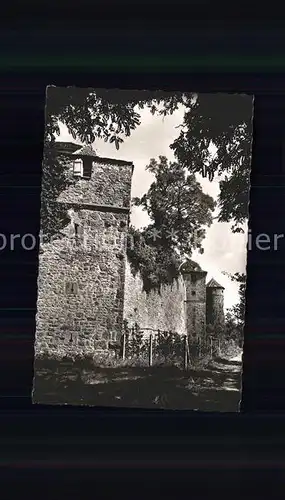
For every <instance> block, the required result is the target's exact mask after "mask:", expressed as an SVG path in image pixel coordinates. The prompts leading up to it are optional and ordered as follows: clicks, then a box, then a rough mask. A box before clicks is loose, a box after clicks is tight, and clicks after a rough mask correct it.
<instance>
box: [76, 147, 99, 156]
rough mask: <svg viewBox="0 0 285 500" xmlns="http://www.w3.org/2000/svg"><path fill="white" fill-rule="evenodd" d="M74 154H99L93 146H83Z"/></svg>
mask: <svg viewBox="0 0 285 500" xmlns="http://www.w3.org/2000/svg"><path fill="white" fill-rule="evenodd" d="M73 155H78V156H97V154H96V151H94V149H92V147H91V146H83V147H81V148H80V149H78V150H76V151H74V153H73Z"/></svg>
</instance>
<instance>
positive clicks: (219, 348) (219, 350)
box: [218, 339, 221, 356]
mask: <svg viewBox="0 0 285 500" xmlns="http://www.w3.org/2000/svg"><path fill="white" fill-rule="evenodd" d="M218 352H219V356H221V341H220V339H218Z"/></svg>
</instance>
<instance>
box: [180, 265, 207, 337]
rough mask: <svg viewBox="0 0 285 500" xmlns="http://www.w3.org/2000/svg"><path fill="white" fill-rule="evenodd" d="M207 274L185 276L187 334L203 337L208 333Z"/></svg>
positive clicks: (196, 273)
mask: <svg viewBox="0 0 285 500" xmlns="http://www.w3.org/2000/svg"><path fill="white" fill-rule="evenodd" d="M206 275H207V273H206V272H192V273H189V274H185V275H184V280H185V286H186V300H187V303H186V317H187V334H188V335H189V336H191V337H195V336H198V335H200V336H203V335H204V334H205V331H206Z"/></svg>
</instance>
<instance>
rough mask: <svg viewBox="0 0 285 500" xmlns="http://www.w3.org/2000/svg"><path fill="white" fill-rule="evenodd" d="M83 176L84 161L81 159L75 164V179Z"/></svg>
mask: <svg viewBox="0 0 285 500" xmlns="http://www.w3.org/2000/svg"><path fill="white" fill-rule="evenodd" d="M82 174H83V161H82V160H81V159H80V158H77V159H76V160H74V162H73V175H74V176H75V177H82Z"/></svg>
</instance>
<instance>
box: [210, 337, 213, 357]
mask: <svg viewBox="0 0 285 500" xmlns="http://www.w3.org/2000/svg"><path fill="white" fill-rule="evenodd" d="M210 349H211V358H212V357H213V338H212V337H210Z"/></svg>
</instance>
